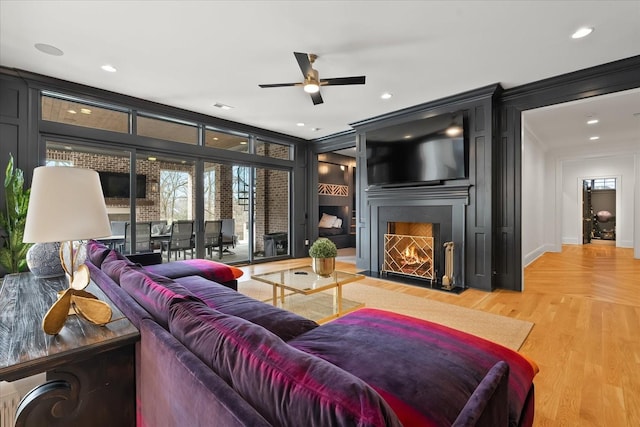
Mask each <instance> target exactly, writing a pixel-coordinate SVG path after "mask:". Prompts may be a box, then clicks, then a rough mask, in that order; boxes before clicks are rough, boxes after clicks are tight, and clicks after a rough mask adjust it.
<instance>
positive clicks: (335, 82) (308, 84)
mask: <svg viewBox="0 0 640 427" xmlns="http://www.w3.org/2000/svg"><path fill="white" fill-rule="evenodd" d="M293 54H294V55H295V57H296V60H297V61H298V65H299V66H300V70H301V71H302V75H303V76H304V81H302V82H300V83H275V84H265V85H258V86H260V87H262V88H269V87H285V86H302V87H303V89H304V91H305V92H307V93H308V94H309V95H311V100H312V101H313V105H317V104H322V102H323V101H322V96H321V95H320V87H321V86H342V85H363V84H364V82H365V76H356V77H335V78H331V79H322V80H321V79H320V78H318V71H317V70H314V69H313V63H314V62H315V60H316V59H318V55H314V54H313V53H302V52H293Z"/></svg>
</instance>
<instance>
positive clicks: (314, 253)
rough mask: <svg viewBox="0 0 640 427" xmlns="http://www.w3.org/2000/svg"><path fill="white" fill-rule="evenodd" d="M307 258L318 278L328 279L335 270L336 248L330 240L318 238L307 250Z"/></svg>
mask: <svg viewBox="0 0 640 427" xmlns="http://www.w3.org/2000/svg"><path fill="white" fill-rule="evenodd" d="M309 256H310V257H311V262H312V263H311V267H312V268H313V271H314V272H315V273H316V274H318V275H320V276H323V277H328V276H330V275H331V274H332V273H333V272H334V270H335V268H336V257H337V256H338V248H337V247H336V245H335V243H333V242H332V241H331V240H329V239H327V238H326V237H320V238H318V239H317V240H316V241H315V242H313V244H312V245H311V247H310V248H309Z"/></svg>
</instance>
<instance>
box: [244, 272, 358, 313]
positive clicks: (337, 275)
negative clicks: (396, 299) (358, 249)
mask: <svg viewBox="0 0 640 427" xmlns="http://www.w3.org/2000/svg"><path fill="white" fill-rule="evenodd" d="M251 278H252V279H254V280H256V281H258V282H263V283H267V284H269V285H271V286H272V287H273V298H272V302H273V305H275V306H277V307H281V308H284V309H285V310H289V311H292V312H294V313H297V314H299V315H301V316H303V317H306V318H308V319H312V320H315V321H316V322H318V323H322V322H326V321H329V320H331V319H335V318H336V317H340V316H342V315H344V314H346V313H348V312H350V311H353V310H355V309H357V308H360V307H362V306H364V304H363V303H359V302H355V301H351V300H348V299H345V298H343V297H342V286H343V285H346V284H347V283H351V282H355V281H356V280H361V279H363V278H364V276H363V275H362V274H353V273H346V272H344V271H337V270H336V271H334V272H333V273H332V274H331V275H330V276H329V277H322V276H319V275H317V274H316V273H314V272H313V269H312V268H311V267H310V266H306V267H297V268H288V269H286V270H279V271H273V272H270V273H264V274H256V275H252V276H251Z"/></svg>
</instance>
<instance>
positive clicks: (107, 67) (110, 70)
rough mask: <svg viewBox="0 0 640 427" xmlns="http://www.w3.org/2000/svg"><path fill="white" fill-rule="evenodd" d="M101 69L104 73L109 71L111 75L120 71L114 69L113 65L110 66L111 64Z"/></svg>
mask: <svg viewBox="0 0 640 427" xmlns="http://www.w3.org/2000/svg"><path fill="white" fill-rule="evenodd" d="M100 68H102V69H103V70H104V71H108V72H109V73H115V72H116V71H118V70H116V67H114V66H113V65H109V64H105V65H103V66H102V67H100Z"/></svg>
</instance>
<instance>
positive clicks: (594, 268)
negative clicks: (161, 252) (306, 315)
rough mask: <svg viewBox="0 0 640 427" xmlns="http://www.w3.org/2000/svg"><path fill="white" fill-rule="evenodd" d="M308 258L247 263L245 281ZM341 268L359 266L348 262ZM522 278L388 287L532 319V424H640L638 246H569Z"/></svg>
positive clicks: (339, 265)
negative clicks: (487, 287)
mask: <svg viewBox="0 0 640 427" xmlns="http://www.w3.org/2000/svg"><path fill="white" fill-rule="evenodd" d="M308 263H309V260H308V259H296V260H287V261H279V262H275V263H267V264H257V265H253V266H247V267H243V270H244V271H245V275H244V276H243V278H242V279H245V280H246V279H249V278H250V276H251V274H254V272H264V271H269V270H275V269H278V268H284V267H288V266H293V265H304V264H308ZM337 268H338V269H341V270H344V271H352V272H355V271H357V270H356V268H355V265H354V264H353V263H350V262H340V261H338V263H337ZM242 279H241V280H242ZM524 279H525V290H524V292H512V291H504V290H497V291H494V292H483V291H478V290H474V289H469V290H467V291H465V292H463V293H462V294H461V295H450V294H447V293H444V292H438V291H432V290H428V289H422V288H418V287H406V286H398V285H396V284H394V283H393V282H385V283H386V284H385V285H384V287H385V288H386V289H390V290H396V291H403V292H405V293H408V294H411V295H416V296H420V297H424V298H431V299H434V300H438V301H443V302H447V303H451V304H457V305H460V306H464V307H469V308H474V309H478V310H483V311H487V312H490V313H495V314H501V315H504V316H509V317H513V318H516V319H522V320H528V321H531V322H534V323H535V326H534V327H533V330H532V331H531V334H530V335H529V337H528V338H527V340H526V341H525V343H524V345H523V346H522V348H521V349H520V351H521V352H523V353H525V354H527V355H528V356H529V357H531V358H533V359H534V360H535V361H536V362H537V363H538V365H539V366H540V373H539V374H538V375H537V376H536V378H535V380H534V383H535V387H536V411H535V422H534V426H634V427H635V426H640V260H636V259H633V250H632V249H620V248H615V247H610V246H593V245H584V246H573V245H566V246H563V249H562V252H561V253H547V254H544V255H543V256H542V257H540V258H538V259H537V260H536V261H534V262H533V263H532V264H531V265H530V266H528V267H527V268H526V269H525V274H524Z"/></svg>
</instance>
